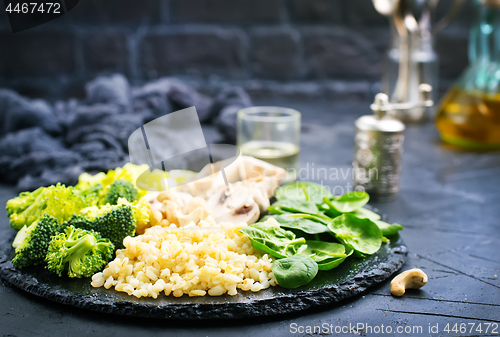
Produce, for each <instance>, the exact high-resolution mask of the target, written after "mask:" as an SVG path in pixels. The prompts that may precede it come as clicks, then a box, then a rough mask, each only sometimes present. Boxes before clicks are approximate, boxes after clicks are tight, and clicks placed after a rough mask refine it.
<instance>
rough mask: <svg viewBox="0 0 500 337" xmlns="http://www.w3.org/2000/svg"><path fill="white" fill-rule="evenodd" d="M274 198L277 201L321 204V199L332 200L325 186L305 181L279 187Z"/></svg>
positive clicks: (331, 195)
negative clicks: (300, 201) (302, 201)
mask: <svg viewBox="0 0 500 337" xmlns="http://www.w3.org/2000/svg"><path fill="white" fill-rule="evenodd" d="M304 191H305V192H306V193H304ZM274 196H275V197H276V199H277V200H285V199H287V200H304V201H311V202H313V203H315V204H321V203H323V197H327V198H332V197H333V194H332V193H331V192H330V191H329V190H328V188H326V187H325V186H322V185H319V184H316V183H311V182H307V181H297V182H293V183H289V184H286V185H283V186H281V187H280V188H278V189H277V190H276V193H275V195H274Z"/></svg>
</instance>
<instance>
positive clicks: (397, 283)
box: [391, 268, 427, 296]
mask: <svg viewBox="0 0 500 337" xmlns="http://www.w3.org/2000/svg"><path fill="white" fill-rule="evenodd" d="M426 283H427V275H426V274H425V273H424V272H423V271H422V270H421V269H417V268H415V269H410V270H407V271H405V272H402V273H401V274H399V275H398V276H396V277H395V278H394V279H393V280H392V281H391V293H392V294H393V295H394V296H403V294H404V293H405V290H406V289H418V288H420V287H423V286H424V285H425V284H426Z"/></svg>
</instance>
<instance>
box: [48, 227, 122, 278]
mask: <svg viewBox="0 0 500 337" xmlns="http://www.w3.org/2000/svg"><path fill="white" fill-rule="evenodd" d="M114 248H115V247H114V245H113V243H111V241H109V240H108V239H103V238H102V237H101V235H100V234H99V233H96V232H94V231H88V230H84V229H79V228H75V227H73V226H69V227H67V228H66V230H65V231H64V233H61V234H59V235H56V236H54V237H53V238H52V240H51V241H50V244H49V247H48V253H47V256H46V257H45V261H46V262H47V268H48V269H49V270H51V271H53V272H54V273H56V274H58V275H59V276H62V274H63V272H64V271H66V270H67V274H68V276H69V277H90V276H92V275H94V274H95V273H96V272H98V271H100V270H102V268H103V267H104V266H105V265H106V264H107V263H108V261H109V260H111V259H112V258H113V251H114Z"/></svg>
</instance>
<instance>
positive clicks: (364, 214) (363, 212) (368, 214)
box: [351, 207, 380, 221]
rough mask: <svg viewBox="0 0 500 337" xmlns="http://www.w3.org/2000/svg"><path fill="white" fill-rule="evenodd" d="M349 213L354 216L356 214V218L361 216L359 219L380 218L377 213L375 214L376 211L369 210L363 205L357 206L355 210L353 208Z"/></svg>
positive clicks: (373, 219)
mask: <svg viewBox="0 0 500 337" xmlns="http://www.w3.org/2000/svg"><path fill="white" fill-rule="evenodd" d="M351 214H352V215H355V216H357V217H358V218H361V219H370V220H372V221H375V220H380V215H379V214H377V213H375V212H373V211H370V210H369V209H367V208H364V207H361V208H358V209H357V210H355V211H354V212H352V213H351Z"/></svg>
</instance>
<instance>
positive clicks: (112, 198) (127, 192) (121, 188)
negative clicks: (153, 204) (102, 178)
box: [103, 180, 139, 205]
mask: <svg viewBox="0 0 500 337" xmlns="http://www.w3.org/2000/svg"><path fill="white" fill-rule="evenodd" d="M138 197H139V193H138V191H137V188H135V186H134V185H133V184H132V183H131V182H129V181H125V180H116V181H114V182H113V183H112V184H111V185H109V189H108V191H107V192H106V196H105V198H104V202H103V204H111V205H116V204H117V203H118V199H119V198H124V199H126V200H127V201H129V202H134V201H136V200H137V198H138Z"/></svg>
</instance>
